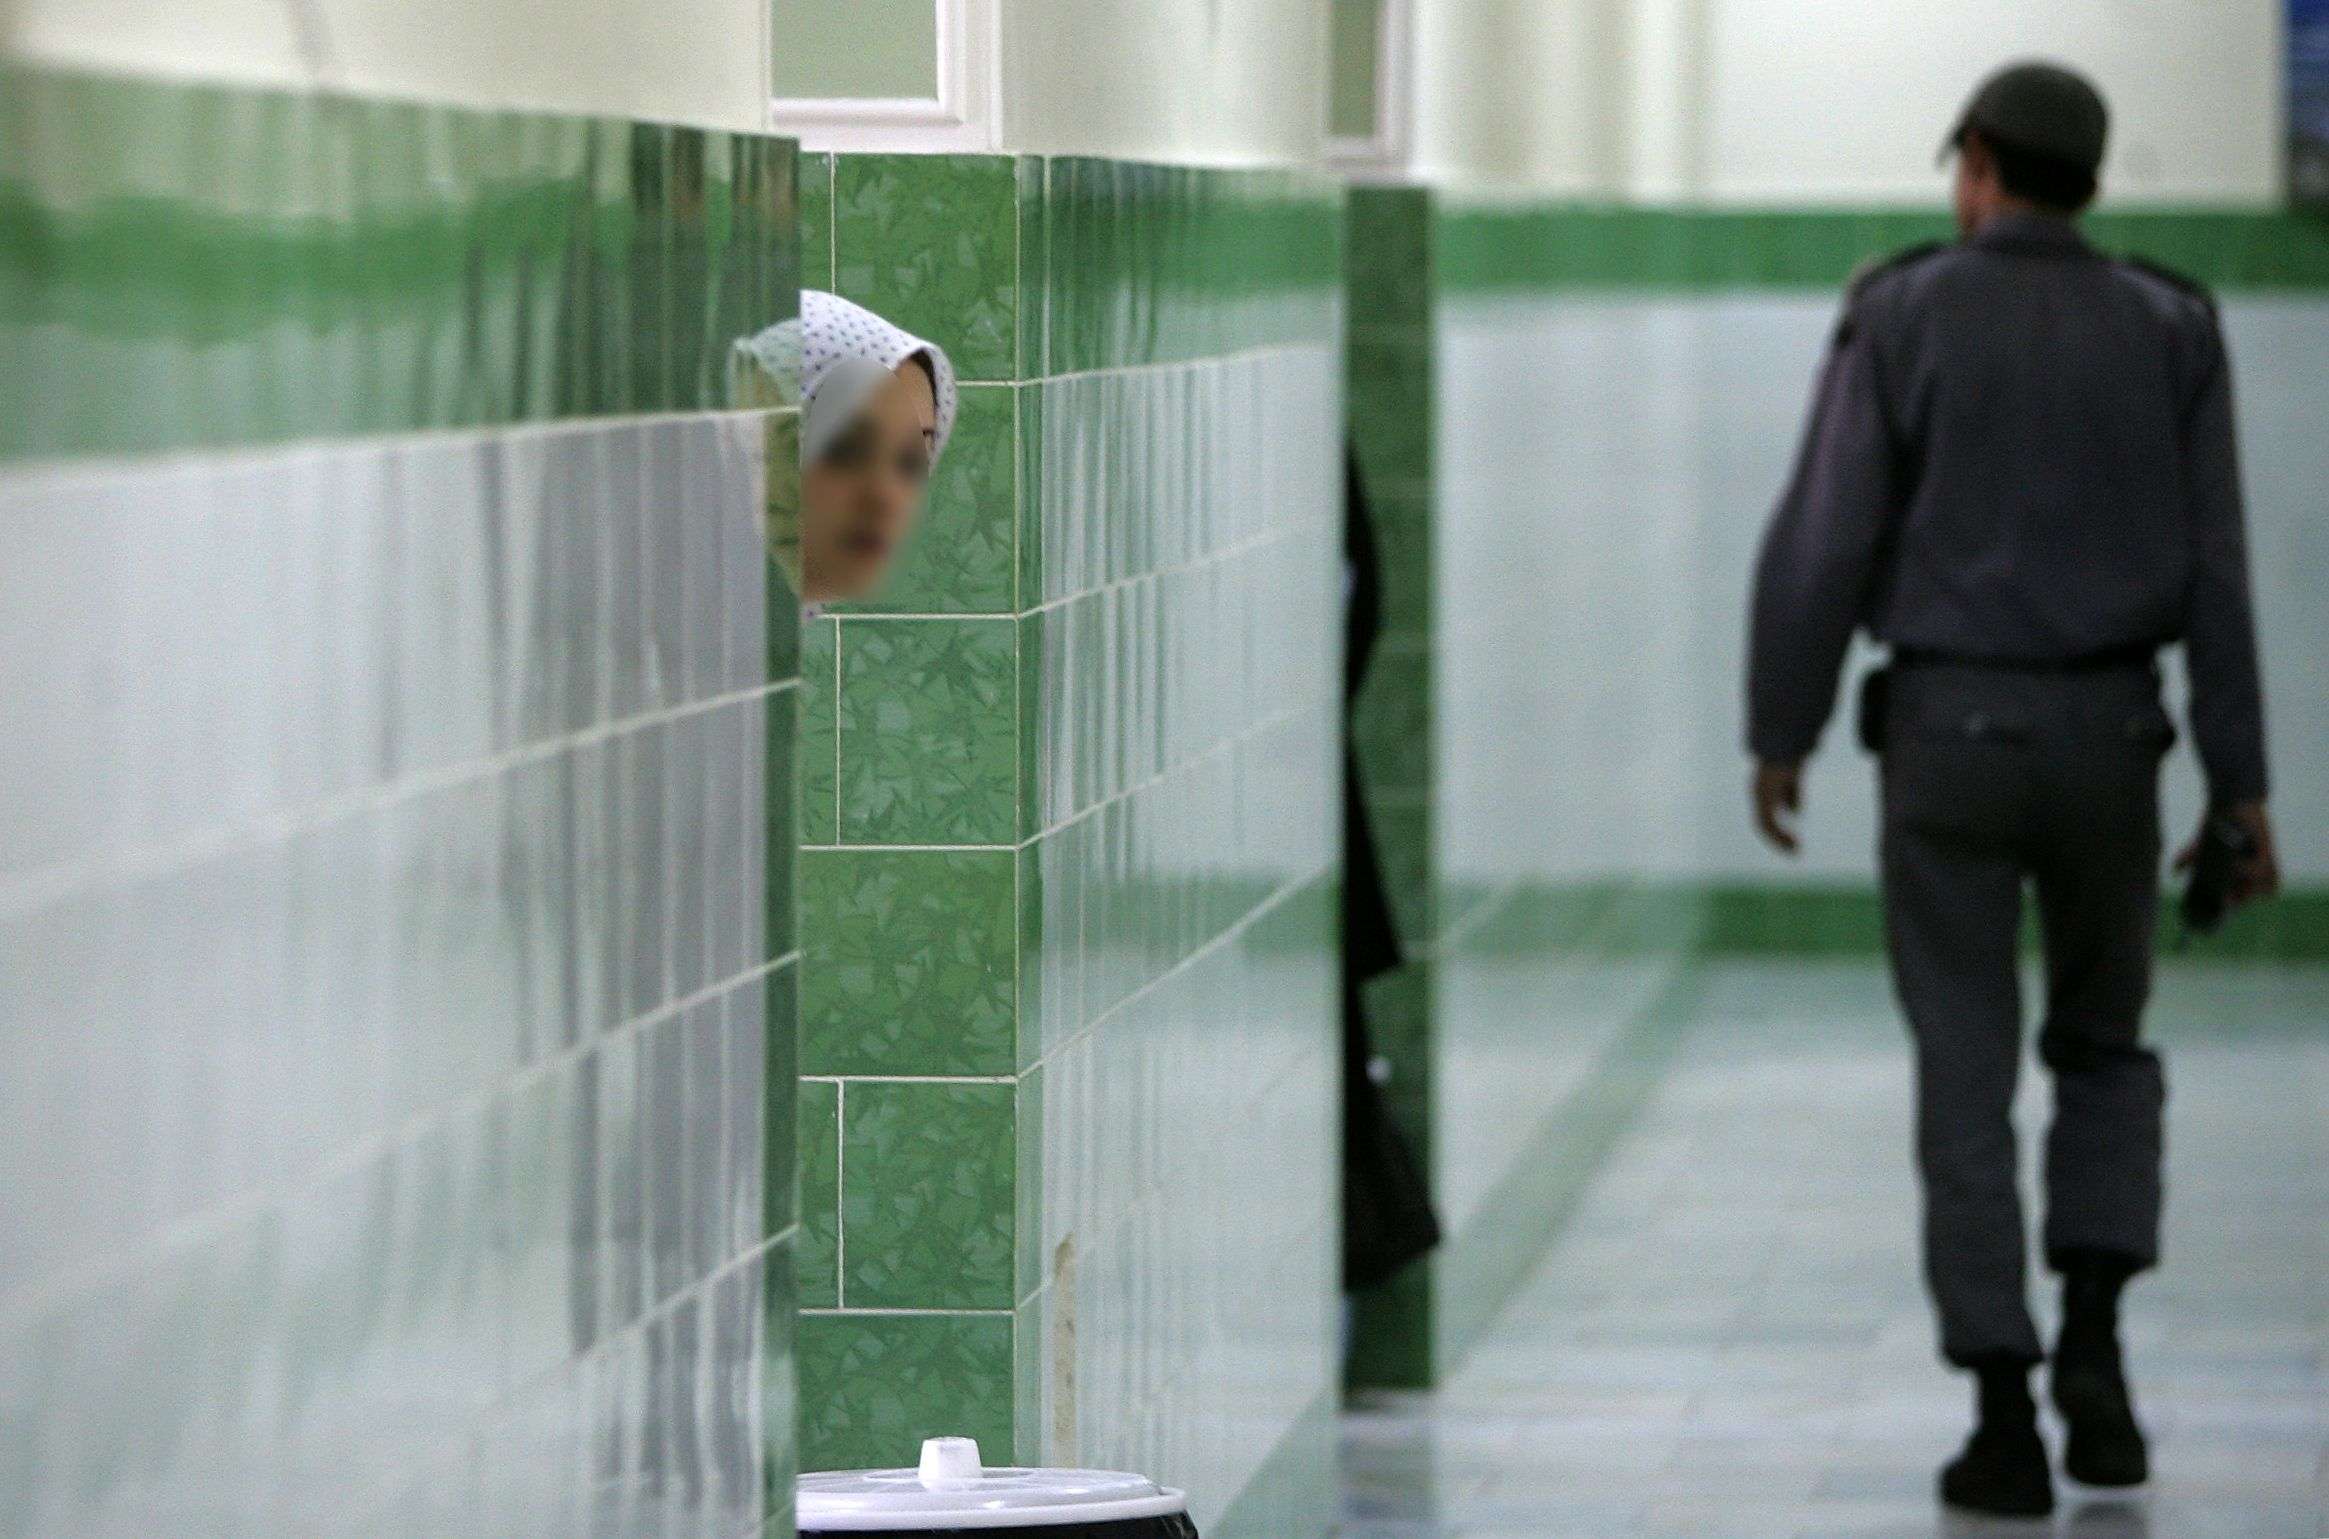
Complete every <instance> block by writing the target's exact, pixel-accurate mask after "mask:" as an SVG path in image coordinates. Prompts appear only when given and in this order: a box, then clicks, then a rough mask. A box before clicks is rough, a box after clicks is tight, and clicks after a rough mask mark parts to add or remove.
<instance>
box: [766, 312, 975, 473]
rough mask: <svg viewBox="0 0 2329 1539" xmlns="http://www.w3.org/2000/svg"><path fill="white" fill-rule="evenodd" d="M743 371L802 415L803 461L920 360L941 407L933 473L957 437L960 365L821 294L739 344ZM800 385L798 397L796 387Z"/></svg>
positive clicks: (930, 346) (867, 314)
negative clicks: (897, 373) (889, 380)
mask: <svg viewBox="0 0 2329 1539" xmlns="http://www.w3.org/2000/svg"><path fill="white" fill-rule="evenodd" d="M736 352H737V355H738V356H737V359H736V363H737V365H738V367H739V368H745V367H749V368H750V369H751V370H752V372H753V373H754V374H755V375H757V376H759V379H760V381H761V382H763V383H765V384H768V385H772V386H773V387H774V389H775V392H776V395H777V398H778V400H779V401H780V402H783V403H784V404H793V403H796V402H797V403H798V405H799V406H800V408H801V458H802V460H803V461H810V460H814V459H816V458H817V457H818V456H819V455H821V454H823V453H824V452H825V450H826V449H827V448H828V447H829V446H830V445H831V444H832V442H833V440H834V439H835V438H837V437H839V436H840V435H841V432H842V430H843V429H845V428H847V427H848V426H849V424H850V422H851V420H853V419H854V418H855V417H856V415H857V412H858V408H860V407H861V406H863V405H864V404H865V401H866V398H867V397H868V396H869V395H871V394H872V393H873V391H874V390H875V389H876V388H877V387H878V386H879V385H880V384H881V382H882V381H883V379H885V378H886V377H887V376H888V375H889V374H890V373H892V372H893V371H894V370H896V369H897V368H898V366H899V365H900V364H903V363H904V362H905V361H906V360H907V359H909V358H912V357H914V356H916V355H917V354H919V355H920V356H921V357H923V358H925V359H928V360H929V364H930V376H931V382H932V384H933V385H934V386H935V389H934V390H933V391H932V394H933V395H934V396H935V397H936V398H937V402H938V438H937V442H936V443H935V444H934V445H932V447H931V454H930V460H931V463H932V464H933V465H935V464H936V463H937V461H938V456H939V455H940V454H943V453H944V452H945V451H946V440H947V437H948V436H949V435H950V434H952V433H953V431H954V407H955V399H956V397H955V386H954V365H953V364H952V363H951V362H949V361H948V359H947V357H946V353H945V351H944V350H943V349H942V348H940V347H938V346H937V345H936V344H935V343H930V342H925V341H923V340H922V339H921V338H920V337H917V336H913V335H911V334H909V333H907V332H904V331H900V330H899V329H898V328H897V327H895V326H892V325H891V324H890V323H889V322H888V321H885V320H883V319H882V318H881V317H880V316H878V315H876V314H874V313H873V312H872V311H871V310H868V309H866V308H865V307H864V306H863V305H854V304H851V303H850V302H849V301H848V300H846V299H843V298H841V297H840V296H839V295H838V294H828V293H826V292H824V291H823V290H822V289H803V290H801V313H800V316H799V317H798V318H797V319H795V320H789V321H785V322H782V323H781V324H779V325H775V326H771V327H769V328H768V329H767V330H766V331H764V332H762V333H760V335H758V336H756V337H751V338H747V339H746V340H744V341H741V342H738V343H737V344H736ZM795 380H798V381H799V385H798V388H797V394H796V393H795V387H794V386H793V381H795Z"/></svg>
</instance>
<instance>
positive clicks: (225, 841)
mask: <svg viewBox="0 0 2329 1539" xmlns="http://www.w3.org/2000/svg"><path fill="white" fill-rule="evenodd" d="M762 431H763V426H762V423H761V421H760V420H759V419H757V418H751V417H740V416H739V417H729V416H720V417H702V418H690V419H676V418H675V419H660V420H654V421H647V422H638V423H628V424H621V425H613V426H599V425H584V426H571V427H560V428H554V429H542V430H527V431H516V432H503V433H492V434H474V435H472V434H452V435H440V436H430V437H423V438H413V439H407V440H398V441H392V442H374V443H352V444H340V445H333V446H328V447H293V448H286V449H281V450H269V451H265V452H254V453H249V454H241V455H233V456H217V457H202V458H186V459H173V460H166V461H157V462H146V463H137V464H122V465H96V466H89V467H83V468H76V469H71V470H48V471H11V472H7V473H5V474H0V551H4V552H5V553H6V558H5V559H4V560H0V1491H4V1492H5V1493H6V1500H5V1501H0V1534H4V1535H9V1536H16V1535H22V1536H26V1539H36V1536H37V1539H55V1536H62V1535H72V1536H74V1539H103V1536H112V1535H122V1536H129V1535H137V1536H147V1535H153V1534H158V1533H168V1534H172V1535H180V1536H195V1535H209V1534H218V1535H226V1534H261V1533H264V1534H286V1535H289V1534H298V1535H302V1536H309V1535H316V1536H320V1535H328V1534H342V1533H348V1534H354V1533H371V1534H394V1535H416V1534H424V1533H425V1534H430V1535H460V1534H477V1535H494V1536H506V1535H515V1534H543V1535H552V1534H557V1535H565V1534H571V1533H575V1532H580V1531H584V1530H587V1531H589V1532H593V1533H607V1534H646V1533H655V1534H659V1535H662V1534H687V1535H689V1536H706V1539H709V1536H713V1535H741V1534H744V1533H746V1532H757V1528H758V1519H759V1514H760V1510H761V1503H762V1500H763V1493H762V1465H763V1459H764V1453H763V1447H762V1444H763V1432H764V1426H763V1423H762V1419H761V1418H762V1409H761V1395H762V1392H763V1383H762V1377H761V1374H762V1367H761V1355H762V1354H761V1337H762V1332H763V1330H764V1325H763V1319H764V1291H765V1289H766V1288H767V1287H769V1286H783V1285H784V1281H785V1280H786V1279H789V1276H790V1271H791V1263H790V1258H789V1255H788V1254H786V1253H785V1252H784V1251H783V1250H782V1249H781V1248H777V1249H774V1250H773V1251H772V1248H771V1245H770V1243H769V1242H768V1241H767V1239H766V1237H765V1236H764V1235H763V1232H762V1230H763V1214H762V1204H761V1190H762V1185H761V1183H762V1160H763V1137H762V1128H761V1122H760V1119H761V1116H762V1106H763V1097H762V1090H763V1079H764V1075H763V1072H762V1064H763V1054H764V1052H765V1047H766V1032H767V1021H766V1017H765V1008H766V1007H765V1004H764V1000H765V998H766V989H767V983H768V979H769V975H770V972H771V967H770V965H769V964H768V963H767V961H766V953H767V939H768V938H767V937H766V936H765V934H764V919H763V913H764V910H763V903H764V894H763V890H762V882H763V878H762V871H761V862H760V854H759V852H760V849H761V841H762V839H763V837H764V829H765V820H764V817H763V806H762V798H763V796H764V793H765V783H766V775H767V763H766V753H767V748H766V743H767V739H766V735H765V719H766V713H767V712H768V711H769V710H770V709H772V708H773V709H789V708H790V702H789V696H787V695H785V694H783V693H781V692H778V693H772V692H771V689H770V686H769V682H768V669H769V660H768V655H767V645H766V636H767V616H766V613H765V603H766V599H765V590H764V587H763V583H764V580H765V579H764V575H763V574H764V570H765V563H764V558H763V556H762V554H761V546H760V537H759V533H758V518H759V507H760V500H761V484H760V465H761V451H760V435H761V433H762ZM778 1243H779V1247H781V1241H779V1242H778ZM772 1278H773V1279H774V1281H773V1282H772V1281H771V1279H772Z"/></svg>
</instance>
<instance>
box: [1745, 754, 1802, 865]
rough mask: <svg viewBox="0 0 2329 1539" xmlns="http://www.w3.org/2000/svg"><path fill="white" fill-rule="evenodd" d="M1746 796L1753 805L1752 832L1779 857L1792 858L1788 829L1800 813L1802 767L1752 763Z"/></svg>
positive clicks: (1791, 832)
mask: <svg viewBox="0 0 2329 1539" xmlns="http://www.w3.org/2000/svg"><path fill="white" fill-rule="evenodd" d="M1749 794H1750V795H1751V797H1752V798H1753V800H1754V803H1755V830H1756V832H1758V833H1760V834H1761V835H1762V836H1763V842H1764V843H1765V844H1768V845H1770V846H1771V848H1773V849H1775V850H1777V851H1779V853H1781V854H1782V855H1793V854H1794V853H1795V851H1796V847H1797V846H1796V838H1795V829H1794V828H1793V827H1792V826H1791V825H1793V824H1794V822H1795V820H1796V815H1797V814H1798V813H1800V812H1801V811H1802V810H1803V766H1802V765H1800V764H1776V763H1773V762H1772V761H1771V760H1769V759H1758V760H1756V761H1755V779H1754V784H1753V787H1752V789H1751V791H1750V793H1749Z"/></svg>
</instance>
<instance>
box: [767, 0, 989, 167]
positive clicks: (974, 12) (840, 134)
mask: <svg viewBox="0 0 2329 1539" xmlns="http://www.w3.org/2000/svg"><path fill="white" fill-rule="evenodd" d="M932 3H933V4H934V5H936V6H937V8H938V26H937V37H938V58H937V61H936V62H937V79H938V94H937V95H936V96H934V97H914V96H894V97H893V96H838V97H807V96H802V97H792V96H778V97H773V98H771V99H770V101H769V104H768V125H769V127H770V128H771V129H772V130H774V131H775V132H777V133H781V134H789V135H791V136H792V137H794V138H796V139H798V140H800V142H801V148H802V149H804V150H808V151H812V152H816V151H827V150H830V151H837V152H840V153H843V154H849V153H856V152H865V151H885V150H886V151H933V152H939V151H951V152H955V153H964V152H973V153H975V152H982V151H991V150H993V149H995V148H996V147H997V146H998V145H999V144H1000V142H1001V140H1000V137H999V133H1000V127H1001V125H1000V123H999V121H998V119H999V117H1000V113H999V111H998V108H997V104H998V103H999V102H1000V100H1001V97H1002V90H1001V79H1000V71H1001V61H1000V59H999V57H998V50H997V47H996V33H997V18H996V10H997V8H998V4H999V0H932Z"/></svg>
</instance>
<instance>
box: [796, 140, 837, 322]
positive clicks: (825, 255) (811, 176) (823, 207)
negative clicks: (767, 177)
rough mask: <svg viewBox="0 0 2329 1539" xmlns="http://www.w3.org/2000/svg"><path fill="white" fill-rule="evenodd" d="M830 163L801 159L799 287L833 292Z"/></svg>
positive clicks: (818, 158)
mask: <svg viewBox="0 0 2329 1539" xmlns="http://www.w3.org/2000/svg"><path fill="white" fill-rule="evenodd" d="M833 159H834V157H833V156H831V155H830V154H820V155H803V156H801V157H800V208H801V287H802V288H804V289H824V290H826V291H827V292H831V290H832V288H833Z"/></svg>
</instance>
